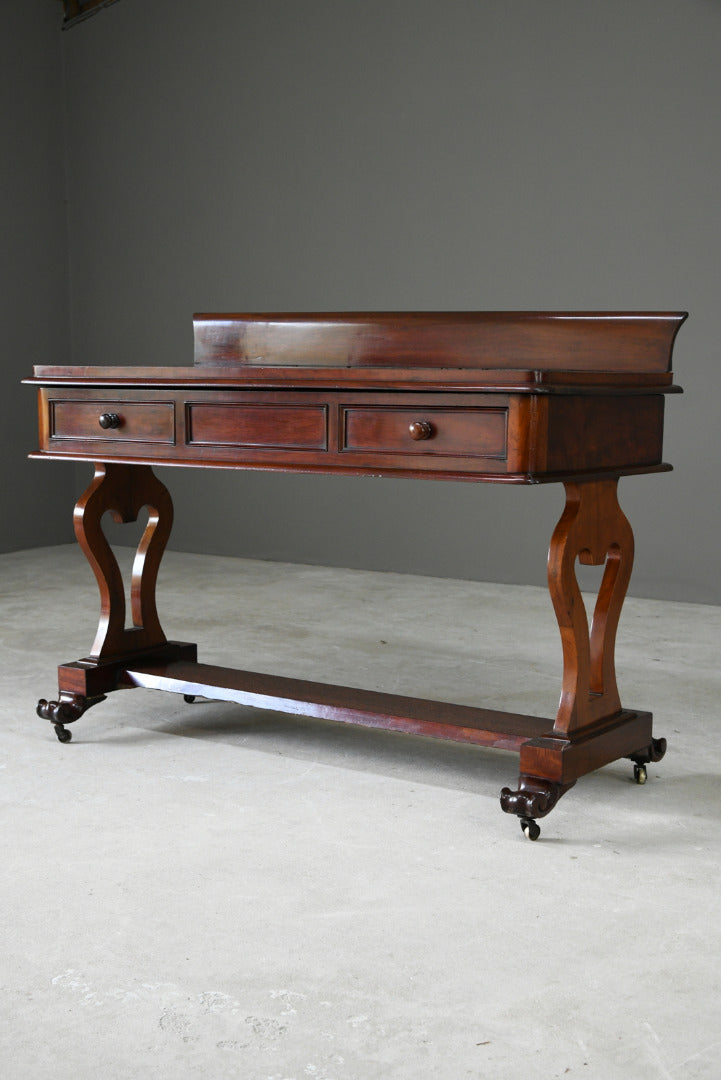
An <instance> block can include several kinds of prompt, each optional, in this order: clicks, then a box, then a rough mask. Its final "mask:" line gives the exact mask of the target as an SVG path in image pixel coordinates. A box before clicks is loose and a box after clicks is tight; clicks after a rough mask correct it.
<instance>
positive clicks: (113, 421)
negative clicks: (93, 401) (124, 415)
mask: <svg viewBox="0 0 721 1080" xmlns="http://www.w3.org/2000/svg"><path fill="white" fill-rule="evenodd" d="M98 423H99V424H100V426H101V428H106V429H107V428H118V427H120V417H119V416H118V414H117V413H116V412H104V413H102V414H101V415H100V416H99V417H98Z"/></svg>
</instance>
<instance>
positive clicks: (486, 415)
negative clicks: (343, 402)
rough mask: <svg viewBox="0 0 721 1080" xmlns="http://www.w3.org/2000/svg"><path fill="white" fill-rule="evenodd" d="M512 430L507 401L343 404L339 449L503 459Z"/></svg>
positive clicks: (353, 451)
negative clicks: (404, 405)
mask: <svg viewBox="0 0 721 1080" xmlns="http://www.w3.org/2000/svg"><path fill="white" fill-rule="evenodd" d="M507 431H508V409H507V408H506V407H503V406H499V407H493V406H479V407H477V408H473V407H465V408H439V407H434V406H431V407H424V406H423V405H420V406H418V407H417V408H416V407H408V408H399V407H397V406H391V405H389V406H385V405H368V406H363V407H354V406H342V407H341V424H340V438H341V442H340V448H341V450H342V451H345V452H351V453H383V454H403V455H404V456H407V455H409V454H410V455H432V456H440V457H456V458H457V457H463V458H469V457H470V458H476V457H478V458H486V459H495V460H504V459H505V458H506V456H507V449H508V435H507Z"/></svg>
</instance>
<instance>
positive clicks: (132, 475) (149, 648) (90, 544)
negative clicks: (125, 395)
mask: <svg viewBox="0 0 721 1080" xmlns="http://www.w3.org/2000/svg"><path fill="white" fill-rule="evenodd" d="M143 507H148V510H149V516H148V523H147V525H146V527H145V531H144V533H143V536H142V538H141V540H140V543H139V545H138V550H137V553H136V556H135V561H134V563H133V570H132V578H131V586H130V602H131V613H132V626H130V627H126V625H125V616H126V610H125V586H124V583H123V577H122V574H121V572H120V568H119V566H118V563H117V560H116V558H115V555H114V554H113V550H112V548H111V547H110V544H109V543H108V541H107V539H106V537H105V534H104V532H103V527H102V518H103V515H104V514H105V513H106V512H110V514H111V515H112V517H113V518H114V520H115V521H117V522H130V521H136V520H137V518H138V514H139V513H140V511H141V510H142V509H143ZM74 522H75V535H76V536H77V539H78V543H79V544H80V546H81V548H82V549H83V551H84V552H85V555H86V557H87V560H88V562H89V563H90V565H91V567H92V569H93V572H94V574H95V577H96V580H97V583H98V588H99V590H100V621H99V623H98V631H97V634H96V636H95V642H94V644H93V647H92V650H91V652H90V655H89V656H88V657H86V658H84V659H83V660H79V661H77V662H76V663H72V664H63V665H62V666H61V667H60V668H59V671H58V681H59V694H58V700H57V701H50V702H48V701H46V700H45V699H44V698H42V699H41V700H40V702H39V703H38V709H37V711H38V714H39V715H40V716H42V717H43V718H45V719H47V720H50V722H51V723H52V724H53V726H54V727H55V731H56V734H57V736H58V738H59V739H60V741H61V742H67V741H69V739H70V732H69V731H67V730H66V728H65V726H64V725H65V724H68V723H72V722H73V721H74V720H77V719H78V718H79V717H80V716H82V714H83V713H84V712H85V711H86V710H87V709H89V708H90V707H91V706H92V705H96V704H97V703H98V702H100V701H103V700H104V696H105V694H106V693H107V692H108V691H110V690H115V689H117V688H118V686H119V685H120V683H119V680H120V678H121V675H122V671H123V668H124V667H125V666H127V664H128V661H129V660H130V659H131V658H132V657H135V658H137V657H138V656H140V655H143V654H146V653H148V654H152V655H153V656H154V657H157V658H158V659H163V658H164V657H167V658H168V659H171V658H173V659H174V658H176V657H177V658H179V657H180V656H182V657H183V658H184V659H195V654H196V649H195V646H194V645H184V644H181V643H178V642H168V641H167V639H166V637H165V634H164V633H163V629H162V627H161V625H160V620H159V618H158V612H157V607H156V602H155V588H156V583H157V579H158V570H159V567H160V561H161V559H162V556H163V552H164V550H165V546H166V544H167V542H168V537H169V536H170V529H171V526H172V523H173V504H172V500H171V498H170V494H169V492H168V490H167V488H166V487H165V485H164V484H162V483H161V482H160V480H158V478H157V477H156V476H155V475H154V474H153V471H152V469H151V468H150V466H149V465H122V464H116V463H109V464H98V465H96V468H95V476H94V478H93V481H92V483H91V484H90V487H89V488H88V489H87V491H86V492H85V494H84V495H83V496H82V497H81V498H80V500H79V501H78V504H77V506H76V507H75V517H74Z"/></svg>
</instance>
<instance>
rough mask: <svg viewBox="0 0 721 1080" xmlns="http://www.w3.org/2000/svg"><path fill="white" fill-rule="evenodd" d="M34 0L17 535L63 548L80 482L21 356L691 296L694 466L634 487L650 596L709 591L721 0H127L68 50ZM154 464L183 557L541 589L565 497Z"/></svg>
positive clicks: (15, 93)
mask: <svg viewBox="0 0 721 1080" xmlns="http://www.w3.org/2000/svg"><path fill="white" fill-rule="evenodd" d="M17 6H18V5H13V8H15V7H17ZM21 6H22V8H23V9H24V11H23V12H22V13H18V12H16V11H14V10H13V12H12V13H8V15H9V22H10V27H11V30H12V29H13V26H14V29H15V34H16V38H15V40H13V35H12V33H10V34H8V33H7V27H5V28H4V31H5V32H4V36H3V39H2V49H3V54H7V56H6V59H8V60H9V62H10V65H11V79H10V84H9V85H8V87H7V96H6V102H5V104H6V110H7V109H9V112H10V122H11V125H12V128H13V131H14V132H15V135H16V139H15V143H14V150H15V153H14V155H13V156H12V158H11V159H9V160H6V161H5V162H4V163H3V171H2V182H3V189H2V190H3V194H4V196H5V197H4V198H3V209H2V214H3V218H4V220H5V221H6V223H7V225H8V226H9V233H10V242H9V245H8V251H7V263H6V277H7V280H8V283H9V285H10V290H9V295H8V291H7V289H6V290H5V294H4V295H3V304H4V305H7V310H6V311H5V312H4V315H5V320H4V321H5V326H6V327H7V328H8V332H7V333H6V346H8V342H9V347H8V350H7V359H6V361H5V365H4V373H5V374H6V375H7V376H8V378H7V379H5V380H4V385H3V398H4V406H5V407H4V410H3V412H4V414H5V413H6V412H7V414H8V416H9V421H10V422H9V425H8V429H7V432H3V436H4V437H5V436H6V435H7V433H8V432H9V438H6V442H5V447H6V449H4V451H3V454H2V457H1V458H0V461H1V463H2V470H3V484H4V485H6V486H8V489H9V485H11V484H12V483H14V480H15V476H16V475H17V470H21V471H20V473H19V475H20V476H21V483H20V484H19V485H18V487H19V488H20V495H19V499H18V506H17V509H16V510H15V511H14V513H13V514H11V515H8V516H7V517H6V518H5V520H4V522H3V525H2V528H3V530H4V536H3V538H2V543H3V545H4V546H5V548H8V547H19V546H25V545H30V544H43V543H47V542H55V541H57V540H62V539H69V537H70V531H69V529H70V524H69V523H70V511H69V507H70V502H71V498H70V496H69V495H68V489H69V487H73V490H75V491H79V490H81V489H82V487H83V486H84V485H85V483H86V481H87V479H88V476H89V471H88V469H87V467H78V468H77V469H73V467H72V466H69V465H62V464H32V465H30V466H21V462H20V452H21V451H22V452H24V450H25V449H29V448H30V447H31V446H32V445H33V441H34V419H33V417H32V415H31V413H32V406H31V405H29V403H28V399H29V398H30V397H31V396H32V395H31V391H30V390H28V389H27V388H25V389H23V390H20V389H18V387H17V381H18V379H19V378H20V376H21V374H23V373H25V372H26V371H27V370H29V367H30V364H31V363H32V362H33V361H35V362H53V361H63V360H65V359H66V358H67V357H68V356H71V357H72V360H73V362H75V363H90V364H95V363H115V364H132V363H151V364H178V363H191V362H192V321H191V320H192V313H193V312H194V311H203V310H204V311H212V310H216V311H223V310H228V311H233V310H235V311H238V310H240V311H243V310H245V311H252V310H273V309H276V310H318V309H321V310H334V309H338V310H342V309H344V308H345V309H349V308H351V309H384V308H385V309H404V308H420V309H422V308H441V309H443V308H470V309H476V308H479V309H484V308H485V309H494V308H501V309H503V308H520V309H523V308H527V309H544V308H545V309H565V308H568V309H574V308H577V309H615V308H621V309H624V308H627V309H644V308H646V309H688V310H690V312H691V317H690V320H689V322H688V323H687V324H686V325H685V326H684V327H683V328H682V330H681V332H680V334H679V338H678V341H677V346H676V351H675V368H676V372H677V380H678V381H679V382H681V383H682V384H683V385H684V387H685V389H686V394H685V396H683V397H676V398H672V399H670V400H669V402H668V406H669V407H668V412H667V437H666V457H667V459H668V460H670V461H672V462H673V463H674V465H675V467H676V471H675V472H674V473H671V474H667V475H659V476H651V477H639V478H628V479H626V480H624V481H622V485H621V496H622V502H623V504H624V506H625V508H626V509H627V511H628V513H629V516H630V518H631V521H632V524H633V526H634V529H635V533H636V540H637V564H636V570H635V573H634V579H633V582H632V590H631V591H632V592H634V593H635V594H636V595H645V596H657V597H667V598H675V599H688V600H694V601H702V602H712V603H719V602H721V585H720V583H719V574H718V558H717V551H718V541H717V537H718V531H719V515H720V509H721V508H720V505H719V504H720V501H721V500H720V499H719V483H718V468H717V462H718V449H717V446H718V444H717V438H716V431H717V427H718V412H719V400H720V391H721V376H720V375H719V363H718V354H717V336H718V335H717V329H718V325H719V307H720V304H719V300H720V293H721V290H720V289H719V286H720V284H721V271H720V269H719V267H720V264H721V210H720V206H721V202H720V200H719V190H720V184H721V179H720V178H721V119H720V117H721V109H720V107H719V106H720V104H721V63H720V62H719V57H720V56H721V3H719V2H718V0H605V2H604V3H594V2H591V0H588V2H583V0H544V2H539V0H514V2H513V3H507V2H501V0H445V2H443V3H440V2H438V0H433V2H431V0H382V2H376V0H365V2H363V3H356V2H350V0H305V2H303V3H297V4H290V3H287V2H283V0H249V2H238V0H209V2H208V3H206V4H203V5H198V4H197V2H195V0H152V2H149V0H119V2H118V3H116V4H113V5H111V6H110V7H108V8H107V9H105V10H103V11H101V12H100V14H98V15H97V16H95V17H93V18H91V19H89V20H87V21H86V22H84V23H82V24H80V25H79V26H77V27H75V28H74V29H72V30H70V31H68V32H67V33H63V34H60V32H59V29H58V24H59V11H58V9H59V7H60V5H59V4H58V3H57V0H28V2H27V3H26V4H23V5H21ZM4 16H5V21H6V23H7V22H8V17H7V16H6V14H5V11H4ZM7 74H8V72H7V70H5V64H3V75H4V77H6V78H7ZM61 106H62V108H61ZM64 200H65V201H66V210H67V214H66V215H65V213H64ZM18 215H19V217H18ZM18 221H20V222H21V224H20V225H18ZM66 223H67V232H65V231H64V230H65V226H66ZM66 247H67V250H65V248H66ZM162 476H163V479H164V480H165V481H166V483H168V484H169V486H170V488H171V491H172V492H173V495H174V497H175V502H176V510H177V523H176V527H175V531H174V536H173V541H172V542H173V544H174V546H175V547H177V548H182V549H186V550H199V551H212V552H221V553H228V554H239V555H249V556H255V557H260V558H270V559H287V560H297V561H302V562H318V563H329V564H339V565H347V566H363V567H373V568H388V569H395V570H404V571H412V572H420V573H429V574H438V575H447V576H456V577H461V578H462V577H467V578H480V579H488V580H497V581H519V582H533V583H541V582H543V580H544V574H545V567H544V551H545V547H546V544H547V540H548V537H549V535H550V532H551V530H552V527H553V525H554V523H555V520H556V519H557V517H558V514H559V513H560V510H561V507H562V490H561V488H560V487H559V486H557V485H554V486H550V487H541V488H536V489H526V488H523V489H518V488H505V487H500V486H499V487H496V486H491V485H484V486H480V485H466V484H442V483H438V482H431V483H429V482H418V481H401V480H398V481H390V480H388V481H378V480H373V479H358V480H354V481H349V480H339V479H336V478H329V477H300V476H291V477H289V476H283V475H280V474H278V475H274V474H243V473H214V474H209V473H199V472H194V471H192V470H189V471H186V470H163V471H162ZM16 490H17V488H16ZM66 499H67V504H66ZM3 503H4V505H6V506H7V505H8V504H7V502H6V500H3ZM61 504H62V510H61V509H60V507H61ZM58 515H59V516H58ZM63 515H65V516H64V517H63Z"/></svg>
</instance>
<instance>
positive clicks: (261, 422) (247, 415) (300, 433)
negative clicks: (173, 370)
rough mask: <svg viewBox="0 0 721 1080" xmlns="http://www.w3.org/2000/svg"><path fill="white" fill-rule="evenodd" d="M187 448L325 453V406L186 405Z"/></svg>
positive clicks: (198, 403) (194, 403) (244, 403)
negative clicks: (224, 447) (202, 447)
mask: <svg viewBox="0 0 721 1080" xmlns="http://www.w3.org/2000/svg"><path fill="white" fill-rule="evenodd" d="M186 443H187V445H188V446H228V447H230V446H232V447H236V448H238V449H248V450H326V449H327V447H328V408H327V406H326V405H310V404H308V405H304V404H294V405H280V404H275V403H268V404H264V403H262V402H261V403H258V404H253V403H248V402H242V403H238V404H237V405H236V404H204V403H202V402H187V403H186Z"/></svg>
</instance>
